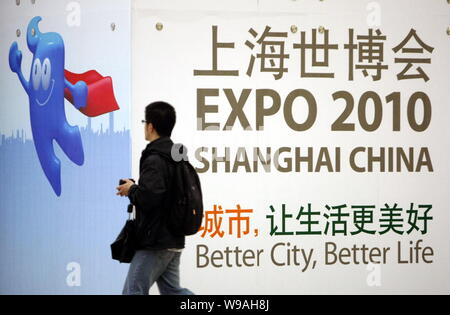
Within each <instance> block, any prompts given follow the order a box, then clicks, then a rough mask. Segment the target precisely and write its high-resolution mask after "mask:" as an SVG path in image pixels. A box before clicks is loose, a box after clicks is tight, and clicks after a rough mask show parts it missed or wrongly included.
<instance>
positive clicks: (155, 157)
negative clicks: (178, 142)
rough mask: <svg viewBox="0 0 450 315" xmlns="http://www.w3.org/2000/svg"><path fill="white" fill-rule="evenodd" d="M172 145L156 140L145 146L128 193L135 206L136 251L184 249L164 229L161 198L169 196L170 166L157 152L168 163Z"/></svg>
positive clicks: (181, 239)
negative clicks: (135, 176) (136, 178)
mask: <svg viewBox="0 0 450 315" xmlns="http://www.w3.org/2000/svg"><path fill="white" fill-rule="evenodd" d="M172 146H173V142H172V140H171V139H170V138H169V137H160V138H158V139H156V140H154V141H152V142H150V143H149V144H148V146H147V147H146V149H145V150H144V151H143V152H142V156H141V160H140V165H139V172H140V175H139V181H138V184H137V185H133V186H131V188H130V191H129V193H128V198H129V199H130V202H131V203H132V204H133V205H135V206H136V223H137V226H138V229H137V234H138V235H137V239H138V249H169V248H177V249H181V248H184V243H185V238H184V236H181V237H180V236H174V235H173V234H172V233H171V232H170V231H169V229H168V228H167V225H166V215H167V209H166V207H165V206H164V204H165V202H164V201H165V198H171V196H170V192H169V190H170V183H171V180H172V176H173V173H174V165H173V164H172V163H170V162H169V161H167V160H165V159H164V158H163V157H161V156H160V155H159V154H157V152H159V153H162V154H164V155H165V156H167V157H168V158H170V159H172V155H171V150H172Z"/></svg>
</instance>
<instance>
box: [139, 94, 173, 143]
mask: <svg viewBox="0 0 450 315" xmlns="http://www.w3.org/2000/svg"><path fill="white" fill-rule="evenodd" d="M176 120H177V116H176V112H175V108H173V106H172V105H170V104H168V103H166V102H154V103H151V104H150V105H148V106H147V107H146V108H145V121H146V122H147V123H151V124H152V125H153V128H155V129H156V132H157V133H158V134H159V135H160V136H161V137H164V136H167V137H170V136H171V135H172V130H173V128H174V127H175V122H176Z"/></svg>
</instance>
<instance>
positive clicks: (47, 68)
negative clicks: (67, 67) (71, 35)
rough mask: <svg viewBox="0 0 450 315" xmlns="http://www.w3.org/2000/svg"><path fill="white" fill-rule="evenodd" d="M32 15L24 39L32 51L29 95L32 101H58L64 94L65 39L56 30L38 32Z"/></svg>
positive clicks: (49, 102) (56, 102) (40, 102)
mask: <svg viewBox="0 0 450 315" xmlns="http://www.w3.org/2000/svg"><path fill="white" fill-rule="evenodd" d="M40 21H41V17H35V18H34V19H33V20H31V22H30V24H29V25H28V31H27V43H28V48H29V49H30V51H31V52H32V53H33V63H32V68H31V75H30V89H29V96H30V100H31V102H32V103H33V104H35V105H37V106H41V107H42V106H46V105H52V104H61V99H63V98H64V87H65V85H64V41H63V39H62V37H61V36H60V35H59V34H57V33H44V34H43V33H41V32H40V31H39V27H38V24H39V22H40Z"/></svg>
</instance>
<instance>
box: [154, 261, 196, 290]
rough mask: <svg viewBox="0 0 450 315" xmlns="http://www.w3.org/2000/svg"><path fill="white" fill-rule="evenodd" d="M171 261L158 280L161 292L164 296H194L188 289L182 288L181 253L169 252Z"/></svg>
mask: <svg viewBox="0 0 450 315" xmlns="http://www.w3.org/2000/svg"><path fill="white" fill-rule="evenodd" d="M169 253H170V255H171V260H170V262H169V264H168V265H167V268H166V270H165V271H164V272H163V274H162V275H161V276H159V278H158V280H157V284H158V289H159V292H160V293H161V294H162V295H194V293H193V292H191V291H190V290H188V289H185V288H181V287H180V257H181V253H177V252H169Z"/></svg>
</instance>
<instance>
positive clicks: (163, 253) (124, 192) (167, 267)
mask: <svg viewBox="0 0 450 315" xmlns="http://www.w3.org/2000/svg"><path fill="white" fill-rule="evenodd" d="M142 122H143V123H144V125H145V139H146V140H147V141H150V143H149V144H148V145H147V147H146V149H145V150H144V151H143V152H142V156H141V160H140V166H139V170H140V175H139V176H140V177H139V181H138V184H135V183H134V182H132V181H131V180H129V179H124V181H125V184H123V185H121V186H119V187H117V190H118V192H117V195H120V196H128V198H129V199H130V202H131V203H132V204H133V205H135V207H136V224H137V242H138V248H137V251H136V254H135V255H134V257H133V260H132V262H131V265H130V269H129V271H128V275H127V278H126V281H125V285H124V288H123V294H124V295H148V294H149V290H150V288H151V287H152V285H153V284H154V283H155V282H156V283H157V284H158V288H159V292H160V293H161V294H178V295H191V294H193V293H192V292H191V291H189V290H188V289H184V288H181V287H180V269H179V267H180V256H181V252H182V249H183V248H184V245H185V237H184V236H175V235H173V234H172V233H171V232H170V230H169V229H168V228H167V226H166V223H165V216H166V214H167V213H166V211H167V209H166V208H165V207H164V201H165V198H169V199H170V195H169V194H170V191H169V185H170V181H171V179H172V176H173V174H174V165H172V163H170V162H169V161H167V160H165V159H164V158H163V157H162V156H160V154H163V155H165V156H167V157H169V158H171V159H172V154H171V152H172V147H173V142H172V140H171V138H170V137H171V135H172V130H173V128H174V126H175V122H176V113H175V109H174V108H173V107H172V106H171V105H170V104H167V103H165V102H155V103H152V104H150V105H148V106H147V107H146V109H145V120H144V121H142Z"/></svg>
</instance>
